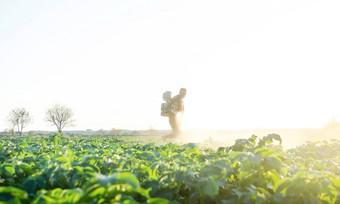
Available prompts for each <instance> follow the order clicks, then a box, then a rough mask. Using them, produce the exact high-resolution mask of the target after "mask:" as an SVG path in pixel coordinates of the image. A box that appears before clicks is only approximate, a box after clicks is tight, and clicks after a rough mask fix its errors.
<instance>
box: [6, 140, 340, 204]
mask: <svg viewBox="0 0 340 204" xmlns="http://www.w3.org/2000/svg"><path fill="white" fill-rule="evenodd" d="M126 138H127V137H126ZM135 139H136V138H135ZM139 139H141V138H137V140H139ZM283 142H284V141H283ZM281 143H282V141H281V137H280V136H279V135H276V134H271V135H268V136H265V137H262V138H258V137H256V136H252V137H250V138H249V139H238V140H236V141H235V144H233V145H231V146H222V147H219V148H217V149H210V148H207V147H202V146H200V145H198V144H194V143H188V144H183V145H178V144H174V143H171V142H167V143H164V144H158V143H157V144H152V143H149V144H147V143H143V144H142V143H139V142H136V141H134V140H133V139H131V138H127V139H125V140H124V138H116V137H107V136H101V137H68V136H63V135H61V134H58V135H53V136H26V137H4V138H1V139H0V203H2V202H3V203H308V204H310V203H339V202H340V179H339V178H340V166H339V163H340V142H339V141H337V140H332V141H328V142H327V141H322V142H306V143H305V144H304V145H300V146H298V147H296V148H293V149H289V150H283V148H282V146H281V145H280V144H281Z"/></svg>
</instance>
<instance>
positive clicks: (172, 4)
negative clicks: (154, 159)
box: [0, 0, 340, 131]
mask: <svg viewBox="0 0 340 204" xmlns="http://www.w3.org/2000/svg"><path fill="white" fill-rule="evenodd" d="M339 9H340V1H338V0H329V1H325V0H308V1H307V0H276V1H273V0H267V1H252V0H244V1H197V0H195V1H138V0H134V1H133V0H130V1H128V0H126V1H118V0H117V1H62V0H60V1H42V0H41V1H33V0H31V1H14V0H13V1H9V0H7V1H6V0H0V77H1V78H0V131H1V130H3V129H6V128H8V124H7V123H6V117H7V115H8V113H9V111H10V110H11V109H14V108H19V107H23V108H26V109H27V110H28V111H29V112H30V113H31V115H32V116H33V120H34V122H33V123H32V124H31V125H30V126H28V127H27V128H26V129H25V131H26V130H42V129H44V130H54V129H55V127H53V126H52V127H51V126H48V125H47V124H46V123H45V122H44V121H43V118H44V116H45V112H46V109H47V108H49V107H51V106H53V105H54V104H56V103H60V104H63V105H66V106H68V107H70V108H72V109H73V111H74V112H75V117H74V118H75V119H76V126H75V127H73V128H69V129H94V130H96V129H111V128H122V129H148V128H150V127H153V128H156V129H169V128H170V127H169V125H168V121H167V118H164V117H161V116H160V103H161V102H162V93H163V92H164V91H172V92H174V94H177V93H178V91H179V88H181V87H185V88H187V97H186V98H185V100H184V102H185V116H186V124H185V127H186V128H188V129H196V128H199V129H249V128H250V129H252V128H279V129H283V128H320V127H323V126H324V125H325V123H327V122H328V121H329V120H331V119H332V118H333V119H336V120H340V93H339V87H340V80H339V74H337V73H338V72H337V71H338V70H339V68H340V58H339V56H340V37H339V36H340V26H339V19H340V12H339Z"/></svg>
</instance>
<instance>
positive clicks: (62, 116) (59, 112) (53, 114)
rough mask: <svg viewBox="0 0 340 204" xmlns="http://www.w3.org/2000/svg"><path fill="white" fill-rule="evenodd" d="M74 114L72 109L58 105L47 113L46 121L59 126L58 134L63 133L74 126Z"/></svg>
mask: <svg viewBox="0 0 340 204" xmlns="http://www.w3.org/2000/svg"><path fill="white" fill-rule="evenodd" d="M72 117H73V112H72V110H71V108H68V107H66V106H63V105H60V104H56V105H54V106H53V107H52V108H50V109H48V110H47V111H46V118H45V120H46V121H47V122H49V123H50V124H52V125H55V126H57V129H58V132H59V133H60V132H62V131H63V129H64V127H66V126H73V125H74V124H73V123H74V120H73V119H72Z"/></svg>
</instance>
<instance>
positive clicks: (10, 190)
mask: <svg viewBox="0 0 340 204" xmlns="http://www.w3.org/2000/svg"><path fill="white" fill-rule="evenodd" d="M1 194H11V195H13V196H15V197H17V198H19V199H27V193H26V191H24V190H21V189H18V188H15V187H10V186H7V187H0V195H1Z"/></svg>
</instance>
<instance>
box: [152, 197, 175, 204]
mask: <svg viewBox="0 0 340 204" xmlns="http://www.w3.org/2000/svg"><path fill="white" fill-rule="evenodd" d="M148 203H150V204H168V203H170V202H169V201H168V200H166V199H164V198H149V199H148Z"/></svg>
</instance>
